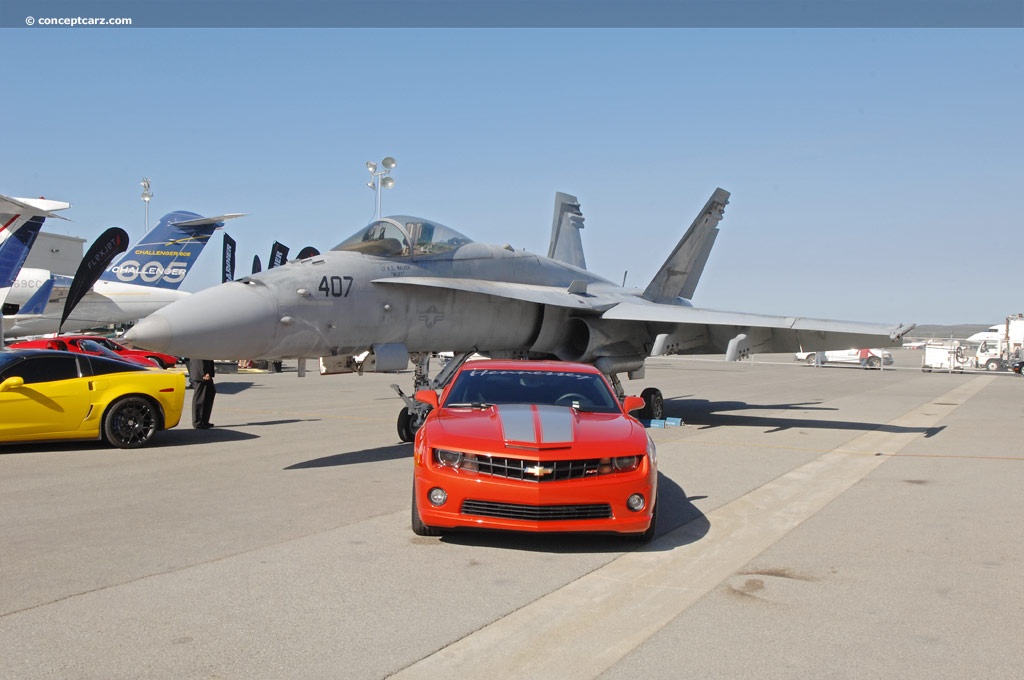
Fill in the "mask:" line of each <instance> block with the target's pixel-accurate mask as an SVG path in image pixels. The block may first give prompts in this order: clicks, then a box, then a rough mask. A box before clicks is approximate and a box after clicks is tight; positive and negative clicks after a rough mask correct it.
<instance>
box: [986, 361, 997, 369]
mask: <svg viewBox="0 0 1024 680" xmlns="http://www.w3.org/2000/svg"><path fill="white" fill-rule="evenodd" d="M985 368H986V369H988V370H990V371H998V370H999V362H998V361H996V360H995V359H989V360H988V361H987V362H986V363H985Z"/></svg>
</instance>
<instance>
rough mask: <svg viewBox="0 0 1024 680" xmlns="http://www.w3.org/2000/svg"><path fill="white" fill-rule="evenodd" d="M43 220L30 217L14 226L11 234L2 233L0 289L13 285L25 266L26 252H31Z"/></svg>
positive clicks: (39, 217) (42, 218)
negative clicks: (3, 237)
mask: <svg viewBox="0 0 1024 680" xmlns="http://www.w3.org/2000/svg"><path fill="white" fill-rule="evenodd" d="M45 219H46V218H45V217H42V216H36V217H30V218H29V219H28V220H27V221H24V222H22V223H21V224H19V225H17V226H15V227H14V229H15V231H14V232H13V233H10V234H8V233H7V232H6V231H5V232H4V236H6V238H5V239H4V240H2V241H0V288H10V287H11V286H13V285H14V280H15V279H16V278H18V272H20V271H21V268H22V266H23V265H24V264H25V259H26V258H27V257H28V251H30V250H32V245H33V244H34V243H35V242H36V237H37V236H39V230H40V229H42V227H43V221H44V220H45ZM12 221H13V219H12Z"/></svg>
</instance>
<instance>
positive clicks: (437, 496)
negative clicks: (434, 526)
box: [427, 486, 643, 507]
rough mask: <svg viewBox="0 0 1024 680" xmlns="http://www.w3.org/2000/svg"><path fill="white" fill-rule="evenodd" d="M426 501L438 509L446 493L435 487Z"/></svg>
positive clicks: (428, 493)
mask: <svg viewBox="0 0 1024 680" xmlns="http://www.w3.org/2000/svg"><path fill="white" fill-rule="evenodd" d="M427 500H429V501H430V504H431V505H433V506H436V507H440V506H442V505H444V503H445V501H447V500H448V493H447V492H445V490H444V489H442V488H440V487H436V486H435V487H434V488H433V489H431V490H430V491H429V492H427ZM640 503H641V506H640V507H643V499H640Z"/></svg>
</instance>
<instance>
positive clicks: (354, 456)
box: [285, 444, 412, 472]
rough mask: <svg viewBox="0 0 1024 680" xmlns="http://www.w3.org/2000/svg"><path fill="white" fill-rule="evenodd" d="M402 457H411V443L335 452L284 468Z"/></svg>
mask: <svg viewBox="0 0 1024 680" xmlns="http://www.w3.org/2000/svg"><path fill="white" fill-rule="evenodd" d="M402 458H412V445H411V444H394V445H392V446H380V447H377V448H375V449H363V450H362V451H350V452H348V453H337V454H335V455H333V456H325V457H324V458H315V459H313V460H307V461H304V462H302V463H295V464H294V465H289V466H288V467H286V468H285V470H306V469H309V468H321V467H334V466H336V465H359V464H361V463H382V462H384V461H386V460H400V459H402ZM410 472H411V471H410Z"/></svg>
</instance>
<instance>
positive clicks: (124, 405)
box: [103, 397, 159, 449]
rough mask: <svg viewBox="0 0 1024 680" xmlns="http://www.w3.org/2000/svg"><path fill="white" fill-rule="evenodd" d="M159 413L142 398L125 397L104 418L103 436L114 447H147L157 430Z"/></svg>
mask: <svg viewBox="0 0 1024 680" xmlns="http://www.w3.org/2000/svg"><path fill="white" fill-rule="evenodd" d="M158 420H159V413H158V411H157V409H156V407H155V406H153V403H152V402H151V401H149V400H148V399H144V398H142V397H123V398H121V399H118V400H117V401H115V402H114V403H113V404H112V405H111V406H110V408H109V409H107V413H106V415H104V416H103V436H104V438H105V439H106V440H107V441H108V442H109V443H111V444H113V445H114V446H117V447H119V448H122V449H136V448H138V447H140V446H145V445H146V444H148V443H149V440H150V439H152V438H153V435H154V434H155V433H156V430H157V422H158Z"/></svg>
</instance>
